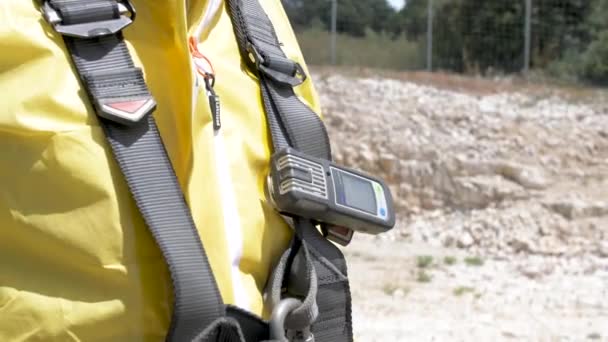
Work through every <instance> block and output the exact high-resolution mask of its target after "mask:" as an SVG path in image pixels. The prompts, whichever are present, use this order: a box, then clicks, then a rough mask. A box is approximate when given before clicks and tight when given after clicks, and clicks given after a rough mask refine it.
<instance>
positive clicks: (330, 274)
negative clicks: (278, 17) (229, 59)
mask: <svg viewBox="0 0 608 342" xmlns="http://www.w3.org/2000/svg"><path fill="white" fill-rule="evenodd" d="M227 3H228V8H229V10H230V16H231V19H232V23H233V27H234V32H235V35H236V38H237V42H238V45H239V49H240V51H241V54H242V55H243V58H244V59H245V60H246V61H247V63H248V66H249V68H250V70H252V71H254V72H255V73H257V74H258V77H259V80H260V87H261V93H262V99H263V102H264V108H265V112H266V118H267V122H268V126H269V129H270V132H271V137H272V143H273V148H274V150H279V149H281V148H283V147H288V146H289V147H293V148H295V149H297V150H299V151H301V152H304V153H306V154H308V155H311V156H314V157H318V158H324V159H331V148H330V143H329V138H328V135H327V131H326V128H325V125H324V124H323V122H322V121H321V119H320V118H319V117H318V116H317V114H315V113H314V112H313V111H312V110H311V109H310V108H309V107H308V106H307V105H306V104H304V103H303V102H302V101H301V100H300V99H299V98H298V96H297V95H296V94H295V91H294V89H293V87H294V86H297V85H299V84H301V83H302V82H304V80H305V79H306V75H305V73H304V70H303V69H302V67H301V66H300V65H299V64H298V63H296V62H294V61H292V60H290V59H289V58H288V57H287V56H286V55H285V53H284V52H283V50H282V49H281V44H280V42H279V40H278V38H277V35H276V32H275V30H274V27H273V25H272V22H271V21H270V19H269V18H268V16H267V15H266V13H265V12H264V9H263V8H262V6H261V5H260V2H259V1H258V0H227ZM294 226H295V231H296V234H295V236H294V240H293V241H292V244H291V247H290V249H289V250H288V251H286V252H285V254H284V255H283V257H282V258H281V259H280V262H279V264H278V265H277V267H276V268H275V271H274V274H273V276H272V278H271V280H270V283H269V289H268V290H269V298H270V300H271V302H272V303H273V304H275V305H276V304H277V302H278V301H279V300H280V299H281V298H283V297H285V295H286V294H285V291H282V289H284V288H286V289H287V295H288V296H294V297H296V298H303V299H304V300H303V305H302V307H300V308H298V309H295V310H294V311H293V313H292V315H290V317H287V320H286V326H287V327H288V328H290V327H291V328H294V327H299V326H301V325H302V322H303V321H306V320H308V321H309V322H310V321H311V320H315V317H316V320H315V323H314V324H313V326H312V332H313V334H314V337H315V340H316V341H322V342H324V341H332V342H340V341H352V340H353V334H352V318H351V295H350V287H349V283H348V278H347V269H346V262H345V260H344V256H343V255H342V253H341V252H340V250H339V249H338V248H337V247H336V246H334V245H333V244H332V243H330V242H329V241H327V240H326V239H325V238H324V237H323V236H322V235H321V234H320V233H319V231H318V230H317V229H316V227H315V226H314V225H313V224H312V222H311V221H309V220H302V219H297V218H296V219H294ZM308 261H310V262H308ZM307 265H310V266H312V267H313V269H314V270H313V271H311V270H310V269H309V268H310V267H309V266H307ZM313 276H314V277H315V278H316V279H315V280H314V281H313V280H312V279H311V277H313ZM314 287H318V288H317V291H316V298H315V299H316V300H315V302H314V303H311V302H310V301H307V299H308V297H309V295H310V294H311V293H314V289H313V288H314ZM315 310H316V311H318V317H317V315H316V312H315Z"/></svg>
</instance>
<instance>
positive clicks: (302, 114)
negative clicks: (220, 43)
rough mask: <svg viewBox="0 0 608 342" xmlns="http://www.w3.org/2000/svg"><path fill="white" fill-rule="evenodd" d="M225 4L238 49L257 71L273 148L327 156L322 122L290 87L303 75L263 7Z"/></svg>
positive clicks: (244, 1)
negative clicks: (279, 38) (279, 39)
mask: <svg viewBox="0 0 608 342" xmlns="http://www.w3.org/2000/svg"><path fill="white" fill-rule="evenodd" d="M228 5H229V7H230V13H231V18H232V22H233V26H234V31H235V33H236V37H237V41H238V43H239V48H240V50H241V53H242V54H243V56H245V58H246V60H247V61H249V63H250V65H251V67H252V68H253V70H257V71H258V73H259V77H260V82H261V85H262V95H263V98H264V107H265V110H266V114H267V118H268V122H269V126H270V128H271V130H270V131H271V134H272V141H273V146H274V148H275V150H279V149H280V148H281V147H287V146H292V147H294V148H296V149H297V150H299V151H302V152H304V153H306V154H308V155H311V156H314V157H318V158H325V159H331V148H330V144H329V138H328V136H327V131H326V129H325V125H324V124H323V122H322V121H321V120H320V119H319V117H318V116H317V115H316V114H315V113H314V112H313V111H312V110H311V109H310V108H308V106H306V105H305V104H304V103H302V101H300V99H299V98H298V97H297V96H296V94H295V92H294V90H293V87H294V86H296V85H299V84H300V83H302V82H303V81H304V80H305V78H306V75H305V74H304V71H303V70H302V67H301V66H300V65H299V64H298V63H296V62H294V61H292V60H290V59H289V58H287V57H286V56H285V53H284V52H283V50H282V49H281V45H280V43H279V41H278V39H277V37H276V33H275V30H274V27H273V26H272V23H271V22H270V20H269V19H268V16H267V15H266V13H265V12H264V9H263V8H262V7H261V6H260V4H259V2H258V1H257V0H229V1H228Z"/></svg>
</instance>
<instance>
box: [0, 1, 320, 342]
mask: <svg viewBox="0 0 608 342" xmlns="http://www.w3.org/2000/svg"><path fill="white" fill-rule="evenodd" d="M133 2H134V5H135V7H136V9H137V19H136V21H135V23H134V24H133V25H131V26H130V27H129V28H127V29H126V30H125V31H124V35H125V38H126V41H127V44H128V45H129V48H130V50H131V52H132V55H133V57H134V59H135V60H136V64H138V65H139V66H140V67H141V68H142V69H143V71H144V74H145V78H146V80H147V84H148V86H149V88H150V90H151V92H152V94H153V96H154V97H155V99H156V101H157V102H158V108H157V110H156V111H155V112H154V117H155V119H156V122H157V124H158V126H159V130H160V132H161V135H162V138H163V141H164V144H165V146H166V149H167V151H168V154H169V156H170V158H171V161H172V164H173V167H174V169H175V171H176V173H177V177H178V179H179V182H180V184H181V187H182V190H183V192H184V194H185V197H186V199H187V202H188V204H189V206H190V208H191V211H192V215H193V217H194V220H195V222H196V226H197V228H198V230H199V234H200V236H201V239H202V241H203V244H204V246H205V249H206V251H207V255H208V257H209V259H210V263H211V266H212V269H213V272H214V275H215V277H216V280H217V282H218V284H219V287H220V290H221V294H222V296H223V299H224V301H225V302H226V303H228V304H235V305H238V306H240V307H242V308H244V309H247V310H249V311H252V312H254V313H256V314H259V315H266V314H267V312H265V310H264V306H263V301H262V291H263V288H264V286H265V283H266V281H267V278H268V275H269V272H270V269H271V266H272V264H273V263H274V262H275V261H276V259H277V258H278V256H279V255H280V253H282V252H283V250H284V249H285V247H286V245H287V243H288V241H289V238H290V234H291V233H290V230H289V229H288V228H287V226H286V225H285V223H284V222H283V221H282V219H281V217H280V216H279V215H278V214H277V213H275V211H274V210H273V209H272V208H271V207H270V206H269V204H268V203H267V201H266V199H265V196H264V191H263V184H264V179H265V176H266V174H267V170H268V162H269V158H270V146H269V133H268V131H267V126H266V121H265V116H264V110H263V106H262V102H261V97H260V87H259V84H258V82H257V81H256V79H255V78H252V77H250V75H248V74H247V72H246V71H244V69H243V68H242V67H241V65H242V62H241V56H240V54H239V50H238V47H237V42H236V39H235V36H234V33H233V28H232V24H231V22H230V19H229V16H228V14H227V12H226V9H225V5H222V7H221V8H220V10H219V11H218V12H217V13H216V14H215V15H213V18H212V19H213V20H212V23H211V25H210V26H209V29H207V30H205V31H204V32H203V34H202V35H201V36H200V40H199V44H198V48H199V50H200V51H203V53H204V54H205V55H206V56H207V57H209V59H210V60H211V61H212V63H213V66H214V67H215V71H216V75H217V83H216V86H215V90H216V91H217V93H218V95H220V97H221V100H222V128H221V130H220V132H219V134H217V135H214V133H213V128H212V121H211V113H210V109H209V103H208V101H207V98H206V95H205V92H204V87H199V88H197V87H196V86H195V84H196V83H197V82H196V73H195V72H194V70H195V68H194V67H193V61H192V58H191V54H190V51H189V48H188V39H189V37H190V36H192V35H193V32H195V31H196V30H197V29H198V28H199V26H200V23H201V21H202V19H203V16H204V14H205V10H206V8H207V3H208V1H207V0H189V1H188V0H154V1H151V0H134V1H133ZM260 2H261V3H262V5H263V7H264V8H265V10H266V12H267V13H268V15H269V17H270V19H271V20H272V21H273V24H274V26H275V29H276V31H277V34H278V36H279V40H280V41H281V42H282V43H283V44H284V45H283V50H284V51H285V53H286V54H287V56H288V57H290V58H292V59H294V60H296V61H298V62H299V63H300V64H302V65H304V64H303V62H304V61H303V59H302V56H301V53H300V50H299V48H298V45H297V43H296V39H295V36H294V34H293V32H292V30H291V28H290V25H289V22H288V19H287V17H286V15H285V13H284V11H283V9H282V6H281V3H280V0H267V1H260ZM0 52H1V53H0V341H2V342H8V341H162V340H163V339H164V337H165V334H166V332H167V330H168V326H169V321H170V316H171V307H172V306H171V304H172V303H171V298H172V293H171V284H170V279H169V274H168V270H167V266H166V265H165V263H164V261H163V258H162V256H161V254H160V251H159V249H158V247H157V246H156V244H155V242H154V240H153V238H152V236H151V234H150V233H149V231H148V229H147V227H146V226H145V224H144V223H143V220H142V218H141V216H140V213H139V211H138V210H137V208H136V206H135V204H134V202H133V200H132V198H131V195H130V193H129V191H128V189H127V186H126V183H125V180H124V179H123V177H122V175H121V172H120V170H119V168H118V166H117V164H116V162H115V161H114V159H113V157H112V154H111V152H110V149H109V146H108V144H107V143H106V139H105V136H104V134H103V132H102V129H101V128H100V126H99V123H98V121H97V118H96V115H95V113H94V111H93V109H92V107H91V104H90V103H89V102H88V100H87V97H86V95H85V92H84V90H83V88H82V86H81V84H79V80H78V76H77V75H76V73H75V70H74V68H73V66H72V64H71V61H70V58H69V55H68V54H67V52H66V48H65V46H64V43H63V39H62V37H61V36H60V35H59V34H58V33H56V32H55V31H54V30H53V29H52V27H51V26H50V25H49V24H47V23H46V22H45V21H44V19H43V18H42V15H41V13H40V9H39V8H38V5H37V2H36V1H32V0H28V1H23V0H1V1H0ZM296 91H297V92H298V95H299V96H300V97H301V98H302V99H303V100H304V101H305V102H307V104H308V105H309V106H311V107H312V108H313V109H314V110H315V111H317V112H319V110H318V109H319V108H318V101H317V98H316V95H315V93H314V90H313V88H312V85H311V83H310V81H306V82H305V83H304V84H303V85H302V86H300V87H298V88H297V89H296Z"/></svg>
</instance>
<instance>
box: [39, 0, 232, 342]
mask: <svg viewBox="0 0 608 342" xmlns="http://www.w3.org/2000/svg"><path fill="white" fill-rule="evenodd" d="M43 8H44V13H45V17H46V18H47V20H48V21H49V22H50V23H51V24H53V26H54V27H55V29H56V31H58V32H60V33H61V34H63V36H64V40H65V43H66V45H67V47H68V50H69V52H70V54H71V56H72V59H73V62H74V64H75V66H76V70H77V71H78V74H79V76H80V78H81V81H82V84H83V86H84V88H85V89H86V91H87V93H88V95H89V99H90V100H91V102H92V103H93V105H94V107H95V111H96V112H97V114H98V115H99V117H100V118H99V122H100V124H101V126H102V127H103V129H104V131H105V133H106V137H107V139H108V142H109V144H110V146H111V147H112V151H113V153H114V157H115V159H116V161H117V162H118V165H119V166H120V169H121V171H122V173H123V175H124V177H125V179H126V182H127V184H128V186H129V189H130V190H131V194H132V195H133V199H134V200H135V203H136V204H137V207H138V208H139V210H140V212H141V214H142V216H143V218H144V220H145V222H146V224H147V225H148V228H149V229H150V232H151V233H152V235H153V236H154V239H155V240H156V243H157V244H158V246H159V247H160V249H161V251H162V254H163V256H164V258H165V261H166V263H167V264H168V266H169V271H170V273H171V279H172V283H173V294H174V300H173V302H174V303H173V317H172V319H171V327H170V331H169V333H168V336H167V341H180V342H181V341H191V340H193V339H194V338H195V337H196V336H197V335H199V334H201V332H202V331H203V330H204V329H205V328H207V327H209V326H212V324H214V322H216V321H217V320H219V319H220V318H222V317H223V316H225V307H224V305H223V302H222V299H221V297H220V293H219V291H218V288H217V285H216V283H215V279H214V277H213V274H212V272H211V268H210V266H209V261H208V260H207V256H206V254H205V250H204V249H203V245H202V243H201V241H200V239H199V236H198V233H197V230H196V228H195V225H194V221H193V220H192V216H191V213H190V210H189V208H188V205H187V204H186V201H185V200H184V197H183V194H182V192H181V189H180V186H179V183H178V181H177V178H176V176H175V173H174V170H173V167H172V165H171V162H170V160H169V158H168V156H167V153H166V151H165V148H164V145H163V143H162V140H161V137H160V135H159V132H158V129H157V127H156V123H155V121H154V118H153V117H152V115H150V113H151V112H152V111H153V110H154V108H155V103H154V99H153V98H152V96H151V95H150V92H149V91H148V88H147V86H146V84H145V82H144V79H143V76H142V72H141V70H140V69H138V68H137V67H135V66H134V64H133V61H132V59H131V56H130V55H129V52H128V50H127V47H126V45H125V43H124V41H123V38H122V35H121V33H120V30H121V29H122V28H124V27H125V26H126V25H128V24H130V23H131V22H132V20H134V17H135V10H134V9H133V8H132V6H130V4H129V3H128V2H120V3H119V2H117V1H116V0H48V1H44V2H43ZM124 11H127V12H128V13H125V14H123V13H121V12H124ZM126 14H130V17H129V16H127V15H126ZM235 341H238V339H235Z"/></svg>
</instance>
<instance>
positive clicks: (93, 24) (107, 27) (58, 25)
mask: <svg viewBox="0 0 608 342" xmlns="http://www.w3.org/2000/svg"><path fill="white" fill-rule="evenodd" d="M116 5H117V8H118V18H114V19H109V20H97V21H89V22H82V23H76V24H66V23H64V18H63V17H62V15H61V13H60V12H59V11H58V10H56V9H55V8H54V7H53V6H52V5H51V3H50V1H49V0H46V1H44V3H43V7H42V13H43V15H44V18H45V19H46V21H47V22H48V23H49V24H51V25H53V28H54V29H55V31H57V32H59V33H61V34H62V35H64V36H70V37H77V38H95V37H102V36H107V35H111V34H115V33H117V32H119V31H121V30H122V29H124V28H125V27H127V26H129V25H131V24H132V23H133V21H134V20H135V16H136V14H137V13H136V12H135V7H133V4H132V3H131V1H130V0H117V3H116Z"/></svg>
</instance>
